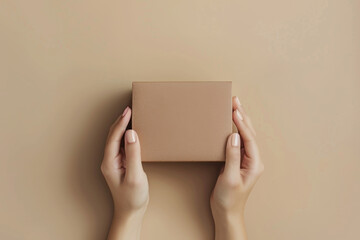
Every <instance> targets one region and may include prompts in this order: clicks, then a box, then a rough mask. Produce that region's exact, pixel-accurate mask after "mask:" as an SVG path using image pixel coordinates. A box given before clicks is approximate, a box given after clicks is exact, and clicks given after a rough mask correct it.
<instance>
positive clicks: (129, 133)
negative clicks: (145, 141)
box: [125, 130, 136, 143]
mask: <svg viewBox="0 0 360 240" xmlns="http://www.w3.org/2000/svg"><path fill="white" fill-rule="evenodd" d="M125 138H126V141H127V142H128V143H134V142H135V141H136V137H135V131H134V130H128V131H127V132H126V134H125Z"/></svg>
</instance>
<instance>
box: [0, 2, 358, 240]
mask: <svg viewBox="0 0 360 240" xmlns="http://www.w3.org/2000/svg"><path fill="white" fill-rule="evenodd" d="M359 4H360V3H359V1H327V0H304V1H282V0H273V1H262V2H261V3H260V2H258V1H209V0H191V1H190V0H184V1H176V2H175V1H165V0H154V1H113V0H110V1H101V2H100V1H94V0H87V1H81V0H76V1H40V0H33V1H25V0H14V1H1V4H0V5H1V7H0V33H1V37H0V53H1V54H0V109H1V114H0V239H7V240H18V239H25V240H32V239H34V240H35V239H36V240H48V239H52V240H57V239H59V240H64V239H69V240H72V239H74V240H79V239H80V240H82V239H84V240H98V239H105V236H106V232H107V230H108V227H109V223H110V220H111V211H112V202H111V198H110V195H109V193H108V190H107V188H106V184H105V182H104V180H103V178H102V176H101V173H100V162H101V159H102V155H103V148H104V144H105V139H106V135H107V131H108V129H109V127H110V125H111V123H112V122H113V121H115V119H116V117H117V116H118V115H119V114H121V112H122V111H123V109H124V107H125V106H126V105H127V104H130V103H131V83H132V82H133V81H140V80H146V81H159V79H162V80H169V79H171V80H174V81H175V80H177V81H183V80H190V81H191V80H208V81H214V80H219V79H220V80H223V79H226V80H230V81H232V82H233V95H238V96H239V97H240V100H241V102H242V104H243V106H244V108H245V109H246V111H247V112H248V113H249V115H250V117H251V118H252V120H253V123H254V126H255V128H256V131H257V139H258V144H259V146H260V148H261V154H262V157H263V161H264V163H265V173H264V175H263V176H262V178H261V179H260V181H259V182H258V183H257V185H256V187H255V189H254V191H253V192H252V194H251V195H250V198H249V201H248V204H247V208H246V225H247V229H248V233H249V239H252V240H263V239H267V240H289V239H291V240H304V239H314V240H318V239H327V240H338V239H346V240H348V239H351V240H352V239H359V238H360V235H359V226H358V225H359V222H360V205H359V202H360V193H359V186H358V185H359V184H358V183H359V182H360V174H359V169H360V161H359V156H360V148H359V145H360V134H359V123H360V113H359V109H360V106H359V104H360V95H359V88H360V81H359V79H360V70H359V65H360V45H359V42H360V15H359V12H358V11H357V9H360V5H359ZM220 167H221V164H218V163H212V164H210V163H169V164H168V163H146V164H145V171H146V172H147V174H148V177H149V182H150V204H149V208H148V211H147V213H146V216H145V220H144V224H143V234H142V239H143V240H160V239H171V240H184V239H189V240H209V239H212V237H213V222H212V219H211V214H210V209H209V205H208V203H209V196H210V192H211V189H212V188H213V186H214V183H215V180H216V177H217V174H218V171H219V170H220Z"/></svg>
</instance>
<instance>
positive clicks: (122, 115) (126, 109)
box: [121, 106, 130, 117]
mask: <svg viewBox="0 0 360 240" xmlns="http://www.w3.org/2000/svg"><path fill="white" fill-rule="evenodd" d="M129 109H130V108H129V106H127V107H126V108H125V110H124V112H123V113H122V114H121V117H124V116H125V115H126V113H127V112H128V111H129Z"/></svg>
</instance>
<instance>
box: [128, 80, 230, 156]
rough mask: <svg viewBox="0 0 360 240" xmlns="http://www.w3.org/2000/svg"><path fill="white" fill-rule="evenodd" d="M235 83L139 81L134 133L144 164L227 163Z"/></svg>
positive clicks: (135, 94) (135, 92) (134, 87)
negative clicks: (232, 93) (227, 144)
mask: <svg viewBox="0 0 360 240" xmlns="http://www.w3.org/2000/svg"><path fill="white" fill-rule="evenodd" d="M231 104H232V103H231V82H230V81H225V82H223V81H216V82H215V81H214V82H210V81H207V82H133V83H132V114H133V115H132V128H133V129H134V130H136V131H137V133H138V135H139V139H140V143H141V155H142V161H144V162H193V161H206V162H218V161H224V160H225V146H226V140H227V137H228V136H229V135H230V134H231V133H232V106H231Z"/></svg>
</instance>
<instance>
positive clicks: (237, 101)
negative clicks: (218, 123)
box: [235, 97, 241, 106]
mask: <svg viewBox="0 0 360 240" xmlns="http://www.w3.org/2000/svg"><path fill="white" fill-rule="evenodd" d="M235 102H236V104H237V105H239V106H241V103H240V100H239V98H238V97H235Z"/></svg>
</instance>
